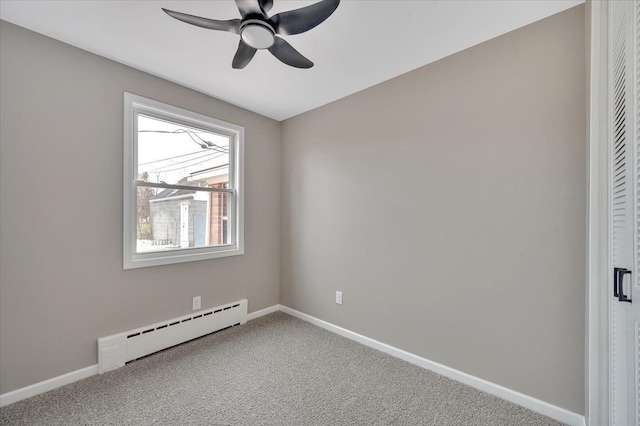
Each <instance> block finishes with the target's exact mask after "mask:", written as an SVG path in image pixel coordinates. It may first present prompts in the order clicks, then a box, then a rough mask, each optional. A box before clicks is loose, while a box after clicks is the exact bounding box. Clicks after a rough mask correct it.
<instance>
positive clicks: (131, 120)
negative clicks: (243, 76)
mask: <svg viewBox="0 0 640 426" xmlns="http://www.w3.org/2000/svg"><path fill="white" fill-rule="evenodd" d="M137 113H143V114H146V115H150V116H152V117H158V118H164V119H167V120H170V121H174V122H178V123H183V124H185V125H190V126H195V127H199V128H203V129H206V130H211V131H212V132H215V133H219V134H224V135H227V136H229V137H230V138H231V140H230V148H231V149H229V153H230V158H229V182H230V183H231V184H232V185H233V191H231V192H229V201H231V200H232V199H235V203H234V202H229V204H228V209H229V210H228V212H227V214H228V216H229V217H233V218H234V219H235V220H233V221H231V222H232V229H230V230H229V232H230V234H231V235H232V236H234V237H235V238H234V239H233V243H232V244H227V245H222V246H213V247H198V248H188V249H178V250H167V251H163V252H150V253H136V235H137V229H136V211H137V199H136V183H135V179H136V178H137V175H136V170H135V169H136V164H137V158H136V155H137V149H136V143H137V138H136V135H137V121H136V120H135V115H136V114H137ZM123 164H124V182H123V183H124V187H123V189H124V191H123V193H124V203H123V221H124V222H123V264H124V269H133V268H143V267H147V266H157V265H168V264H173V263H182V262H191V261H196V260H206V259H215V258H219V257H226V256H236V255H241V254H244V127H242V126H238V125H236V124H232V123H227V122H225V121H222V120H217V119H215V118H211V117H207V116H205V115H202V114H198V113H195V112H192V111H187V110H185V109H182V108H178V107H175V106H171V105H167V104H164V103H162V102H158V101H154V100H151V99H147V98H143V97H141V96H137V95H134V94H131V93H127V92H125V93H124V163H123ZM225 192H226V191H225Z"/></svg>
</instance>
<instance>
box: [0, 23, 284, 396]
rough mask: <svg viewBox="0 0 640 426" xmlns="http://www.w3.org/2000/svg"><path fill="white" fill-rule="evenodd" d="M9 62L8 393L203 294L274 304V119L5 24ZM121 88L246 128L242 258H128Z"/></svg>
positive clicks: (1, 286) (4, 314)
mask: <svg viewBox="0 0 640 426" xmlns="http://www.w3.org/2000/svg"><path fill="white" fill-rule="evenodd" d="M167 57H168V58H170V55H168V56H167ZM168 60H170V59H168ZM0 67H1V68H0V92H1V93H2V96H0V111H1V116H0V120H1V122H2V126H0V127H1V130H0V193H1V197H2V203H1V204H0V229H1V234H0V250H1V252H2V256H1V257H0V336H1V344H0V377H1V381H0V393H5V392H9V391H11V390H14V389H17V388H21V387H23V386H27V385H30V384H33V383H36V382H40V381H42V380H46V379H49V378H52V377H54V376H58V375H61V374H65V373H68V372H70V371H73V370H77V369H79V368H83V367H87V366H90V365H93V364H95V363H96V362H97V349H96V339H97V338H98V337H102V336H106V335H109V334H112V333H115V332H120V331H124V330H128V329H131V328H133V327H139V326H143V325H145V324H149V323H153V322H156V321H160V320H164V319H167V318H172V317H174V316H178V315H183V314H186V313H189V312H191V298H192V297H193V296H196V295H200V296H202V306H203V308H205V307H209V306H216V305H219V304H222V303H226V302H230V301H234V300H238V299H241V298H245V297H246V298H248V299H249V310H250V311H255V310H257V309H261V308H264V307H267V306H272V305H274V304H277V303H278V297H279V296H278V287H279V267H278V265H279V232H280V230H279V224H280V219H279V217H280V213H279V209H280V200H279V196H280V191H279V188H278V182H279V178H280V124H279V123H278V122H276V121H273V120H270V119H267V118H264V117H262V116H259V115H257V114H254V113H251V112H248V111H246V110H243V109H241V108H238V107H235V106H232V105H230V104H227V103H225V102H222V101H219V100H216V99H213V98H211V97H208V96H205V95H203V94H200V93H197V92H195V91H192V90H188V89H185V88H184V87H181V86H178V85H176V84H172V83H169V82H167V81H164V80H162V79H159V78H156V77H153V76H150V75H148V74H145V73H143V72H140V71H136V70H133V69H131V68H129V67H126V66H124V65H120V64H118V63H115V62H112V61H109V60H107V59H104V58H101V57H98V56H96V55H93V54H90V53H87V52H84V51H82V50H79V49H76V48H73V47H70V46H68V45H65V44H63V43H60V42H58V41H54V40H52V39H49V38H46V37H43V36H41V35H38V34H35V33H33V32H30V31H27V30H24V29H21V28H19V27H17V26H14V25H12V24H9V23H7V22H2V23H1V24H0ZM124 91H129V92H132V93H135V94H138V95H142V96H145V97H149V98H152V99H156V100H159V101H161V102H166V103H169V104H172V105H176V106H178V107H181V108H185V109H188V110H192V111H196V112H199V113H201V114H206V115H210V116H213V117H216V118H219V119H222V120H225V121H229V122H232V123H236V124H239V125H242V126H244V127H245V131H246V133H245V137H246V139H245V144H246V148H245V151H246V152H245V166H246V172H245V182H246V195H245V255H243V256H234V257H228V258H223V259H214V260H209V261H201V262H191V263H186V264H180V265H169V266H160V267H151V268H142V269H136V270H127V271H124V270H123V269H122V155H123V153H122V149H123V143H122V120H123V118H122V117H123V92H124Z"/></svg>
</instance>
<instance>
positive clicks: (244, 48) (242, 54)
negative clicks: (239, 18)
mask: <svg viewBox="0 0 640 426" xmlns="http://www.w3.org/2000/svg"><path fill="white" fill-rule="evenodd" d="M256 50H257V49H254V48H253V47H251V46H249V45H248V44H246V43H245V42H244V41H242V39H240V44H239V45H238V50H237V51H236V56H234V57H233V62H232V63H231V66H232V67H233V68H235V69H242V68H244V67H246V66H247V64H248V63H249V62H251V60H252V59H253V55H255V54H256Z"/></svg>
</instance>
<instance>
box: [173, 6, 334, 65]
mask: <svg viewBox="0 0 640 426" xmlns="http://www.w3.org/2000/svg"><path fill="white" fill-rule="evenodd" d="M235 2H236V6H238V10H239V11H240V15H241V16H242V19H230V20H227V21H219V20H216V19H209V18H202V17H199V16H194V15H187V14H186V13H181V12H175V11H173V10H168V9H165V8H162V10H164V11H165V12H166V13H167V14H168V15H169V16H171V17H173V18H175V19H178V20H180V21H182V22H186V23H187V24H191V25H196V26H198V27H202V28H208V29H210V30H218V31H228V32H230V33H234V34H239V35H240V44H239V45H238V50H237V51H236V54H235V56H234V57H233V62H232V66H233V68H236V69H240V68H244V67H246V66H247V64H248V63H249V62H251V59H253V55H255V54H256V51H257V50H258V49H268V50H269V52H271V53H272V54H273V56H275V57H276V58H278V59H279V60H280V61H282V62H284V63H285V64H287V65H290V66H292V67H296V68H311V67H312V66H313V62H311V61H310V60H308V59H307V58H305V57H304V56H302V55H301V54H300V53H299V52H298V51H297V50H296V49H294V48H293V47H292V46H291V45H290V44H289V43H287V42H286V41H285V40H284V39H282V38H280V37H278V35H294V34H300V33H303V32H305V31H309V30H310V29H312V28H314V27H315V26H317V25H319V24H320V23H322V22H323V21H324V20H325V19H327V18H328V17H329V16H331V14H332V13H333V12H334V11H335V10H336V8H337V7H338V5H339V4H340V0H321V1H319V2H318V3H314V4H312V5H310V6H306V7H303V8H300V9H295V10H290V11H287V12H282V13H278V14H276V15H273V16H271V17H269V16H267V12H268V11H269V10H271V8H272V7H273V0H235Z"/></svg>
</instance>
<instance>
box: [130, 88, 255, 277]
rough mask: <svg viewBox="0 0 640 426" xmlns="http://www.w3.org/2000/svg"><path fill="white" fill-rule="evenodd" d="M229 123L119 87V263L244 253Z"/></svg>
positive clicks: (234, 132)
mask: <svg viewBox="0 0 640 426" xmlns="http://www.w3.org/2000/svg"><path fill="white" fill-rule="evenodd" d="M243 139H244V129H243V128H242V127H240V126H237V125H235V124H230V123H225V122H223V121H220V120H216V119H214V118H210V117H206V116H203V115H200V114H196V113H194V112H190V111H186V110H183V109H180V108H176V107H173V106H170V105H166V104H163V103H160V102H156V101H153V100H150V99H145V98H142V97H140V96H136V95H132V94H130V93H125V94H124V268H125V269H130V268H139V267H145V266H154V265H165V264H169V263H179V262H189V261H194V260H204V259H212V258H216V257H223V256H233V255H238V254H242V253H243V187H242V183H243Z"/></svg>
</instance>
